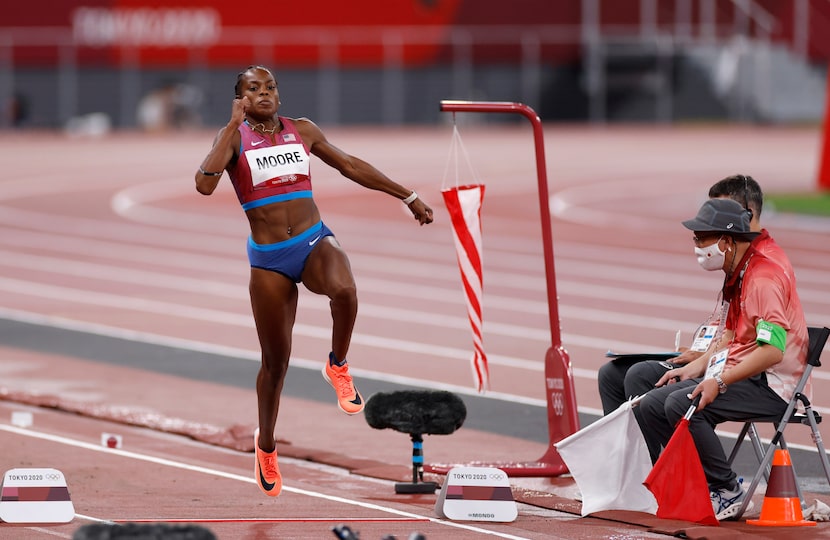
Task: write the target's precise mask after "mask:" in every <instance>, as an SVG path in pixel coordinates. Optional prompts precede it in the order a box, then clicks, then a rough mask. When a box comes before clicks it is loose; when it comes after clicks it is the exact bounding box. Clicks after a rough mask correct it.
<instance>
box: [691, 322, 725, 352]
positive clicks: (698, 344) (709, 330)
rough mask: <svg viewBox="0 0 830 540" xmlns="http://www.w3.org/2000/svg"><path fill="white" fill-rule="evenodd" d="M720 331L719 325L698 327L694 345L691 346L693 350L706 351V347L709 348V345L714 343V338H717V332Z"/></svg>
mask: <svg viewBox="0 0 830 540" xmlns="http://www.w3.org/2000/svg"><path fill="white" fill-rule="evenodd" d="M717 332H718V325H716V324H715V325H706V324H704V325H702V326H701V327H700V328H698V329H697V334H695V339H694V341H693V342H692V346H691V347H690V348H691V349H692V350H693V351H697V352H706V349H708V348H709V345H710V344H711V343H712V340H713V339H714V338H715V334H717Z"/></svg>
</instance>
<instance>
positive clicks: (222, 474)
mask: <svg viewBox="0 0 830 540" xmlns="http://www.w3.org/2000/svg"><path fill="white" fill-rule="evenodd" d="M0 430H3V431H7V432H9V433H15V434H17V435H22V436H25V437H31V438H35V439H41V440H45V441H49V442H53V443H58V444H63V445H66V446H73V447H75V448H81V449H84V450H90V451H92V452H100V453H107V454H110V455H113V454H114V455H118V456H121V457H124V458H128V459H133V460H136V461H143V462H146V463H153V464H155V465H162V466H165V467H172V468H175V469H181V470H185V471H190V472H196V473H200V474H206V475H210V476H216V477H219V478H225V479H228V480H234V481H236V482H245V483H247V484H256V480H254V479H253V478H249V477H247V476H241V475H238V474H234V473H229V472H226V471H220V470H216V469H210V468H208V467H201V466H198V465H189V464H187V463H182V462H180V461H175V460H172V459H166V458H160V457H156V456H149V455H146V454H140V453H138V452H132V451H129V450H123V449H117V448H104V447H103V446H100V445H96V444H91V443H87V442H84V441H79V440H75V439H70V438H68V437H61V436H58V435H51V434H48V433H42V432H37V431H32V430H28V429H23V428H19V427H16V426H11V425H8V424H0ZM282 490H283V491H286V492H288V493H294V494H295V495H304V496H307V497H313V498H316V499H323V500H326V501H329V502H335V503H341V504H345V505H349V506H357V507H360V508H365V509H368V510H377V511H379V512H384V513H387V514H393V515H396V516H401V517H406V518H412V519H418V520H421V519H425V520H428V521H430V522H432V523H435V524H437V525H443V526H446V527H452V528H457V529H464V530H468V531H472V532H476V533H479V534H486V535H490V536H497V537H499V538H509V539H514V540H526V539H525V538H524V537H521V536H514V535H511V534H504V533H499V532H496V531H489V530H487V529H482V528H479V527H475V526H472V525H466V524H463V523H455V522H451V521H444V520H441V519H438V518H435V517H432V516H427V515H421V514H415V513H412V512H405V511H402V510H397V509H395V508H391V507H388V506H381V505H379V504H374V503H367V502H363V501H356V500H351V499H346V498H344V497H338V496H335V495H327V494H325V493H320V492H317V491H311V490H308V489H300V488H295V487H290V486H285V485H283V488H282Z"/></svg>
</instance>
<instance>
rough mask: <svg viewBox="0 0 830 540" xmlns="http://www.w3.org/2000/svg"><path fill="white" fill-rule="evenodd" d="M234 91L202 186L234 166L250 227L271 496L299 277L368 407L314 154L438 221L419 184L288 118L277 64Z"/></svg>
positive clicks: (343, 268) (336, 381) (350, 285)
mask: <svg viewBox="0 0 830 540" xmlns="http://www.w3.org/2000/svg"><path fill="white" fill-rule="evenodd" d="M234 90H235V98H234V100H233V102H232V105H231V116H230V120H229V121H228V124H227V125H226V126H225V127H223V128H222V129H220V130H219V133H218V135H217V136H216V138H215V140H214V142H213V147H212V148H211V150H210V152H208V154H207V156H206V157H205V158H204V159H203V160H202V163H201V165H200V166H199V170H198V172H197V173H196V177H195V179H196V189H197V190H198V191H199V193H202V194H204V195H210V194H211V193H213V192H214V190H215V189H216V186H217V184H218V183H219V179H220V177H221V176H222V174H223V172H224V171H227V173H228V176H229V177H230V180H231V183H232V184H233V187H234V189H235V190H236V194H237V197H238V198H239V202H240V203H241V204H242V209H243V210H244V211H245V215H246V217H247V218H248V222H249V224H250V229H251V234H250V237H249V238H248V247H247V249H248V259H249V262H250V265H251V277H250V286H249V289H250V297H251V306H252V309H253V315H254V322H255V324H256V329H257V335H258V337H259V342H260V346H261V348H262V364H261V367H260V370H259V374H258V376H257V383H256V388H257V403H258V413H259V427H258V428H257V430H256V431H255V432H254V446H255V454H256V455H255V465H254V475H255V477H256V480H257V483H258V484H259V487H260V489H261V490H262V491H263V492H264V493H265V494H266V495H269V496H277V495H279V493H280V490H281V487H282V477H281V476H280V472H279V467H278V464H277V451H276V442H275V441H276V439H275V436H274V430H275V426H276V421H277V414H278V412H279V402H280V394H281V392H282V388H283V384H284V382H285V375H286V371H287V369H288V361H289V356H290V354H291V338H292V330H293V326H294V319H295V316H296V311H297V297H298V290H297V284H298V283H302V284H303V285H304V286H305V287H306V288H307V289H308V290H310V291H311V292H313V293H316V294H321V295H325V296H327V297H328V298H329V300H330V307H331V317H332V336H331V352H329V355H328V359H327V361H326V362H325V366H323V369H322V373H323V377H324V378H325V379H326V381H328V382H329V383H330V384H331V385H332V387H333V388H334V390H335V392H336V394H337V401H338V405H339V407H340V408H341V409H342V410H343V411H344V412H346V413H347V414H357V413H359V412H360V411H362V410H363V405H364V402H363V397H362V396H361V395H360V392H359V391H358V390H357V388H356V387H355V385H354V382H353V379H352V377H351V375H350V374H349V365H348V363H347V361H346V357H347V355H348V352H349V344H350V341H351V336H352V330H353V328H354V324H355V318H356V316H357V292H356V287H355V281H354V277H353V275H352V271H351V268H350V265H349V260H348V258H347V257H346V253H345V252H344V251H343V249H342V248H341V247H340V244H339V243H338V242H337V240H336V239H335V237H334V233H332V231H331V230H329V228H328V227H326V225H325V224H324V223H323V221H322V219H321V217H320V212H319V210H318V208H317V205H316V204H315V203H314V199H313V198H312V191H311V171H310V164H311V160H310V158H311V155H312V154H313V155H315V156H317V157H318V158H320V159H321V160H322V161H323V163H325V164H326V165H329V166H331V167H333V168H334V169H336V170H338V171H339V172H340V173H341V174H342V175H343V176H345V177H346V178H348V179H349V180H352V181H353V182H355V183H357V184H359V185H361V186H363V187H365V188H368V189H372V190H377V191H381V192H383V193H386V194H388V195H390V196H392V197H395V198H396V199H398V200H400V201H402V202H403V204H404V205H405V206H406V207H407V208H408V209H409V211H410V212H411V213H412V216H413V218H414V219H415V221H417V222H418V223H420V224H421V225H425V224H428V223H432V220H433V212H432V209H431V208H430V207H429V206H428V205H427V204H426V203H425V202H424V201H423V200H422V199H421V198H420V197H419V196H418V194H417V193H415V191H413V190H411V189H406V188H405V187H403V186H402V185H400V184H398V183H396V182H394V181H392V180H391V179H390V178H388V177H387V176H386V175H384V174H383V173H382V172H380V171H379V170H378V169H376V168H375V167H373V166H372V165H370V164H369V163H367V162H365V161H363V160H361V159H359V158H357V157H355V156H352V155H349V154H347V153H346V152H344V151H343V150H341V149H339V148H338V147H336V146H334V145H333V144H332V143H330V142H329V141H328V139H326V136H325V135H324V134H323V132H322V131H321V130H320V128H319V127H317V125H315V124H314V123H313V122H312V121H311V120H309V119H307V118H287V117H284V116H280V115H279V114H278V111H279V107H280V98H279V91H278V90H277V81H276V79H275V77H274V75H273V74H272V73H271V71H270V70H269V69H267V68H265V67H262V66H251V67H249V68H247V69H245V70H244V71H243V72H241V73H240V74H239V75H238V77H237V81H236V86H235V88H234Z"/></svg>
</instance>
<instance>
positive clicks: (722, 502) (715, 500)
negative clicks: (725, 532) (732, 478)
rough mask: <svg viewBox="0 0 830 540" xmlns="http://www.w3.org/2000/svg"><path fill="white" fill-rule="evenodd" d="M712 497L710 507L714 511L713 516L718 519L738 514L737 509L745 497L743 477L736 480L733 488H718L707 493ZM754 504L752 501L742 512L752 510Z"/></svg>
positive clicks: (722, 519)
mask: <svg viewBox="0 0 830 540" xmlns="http://www.w3.org/2000/svg"><path fill="white" fill-rule="evenodd" d="M709 497H710V498H711V499H712V509H713V510H714V511H715V517H716V518H717V520H718V521H724V520H727V519H732V518H734V517H735V516H737V515H738V510H740V509H741V505H742V504H743V502H744V499H745V498H746V491H745V490H744V488H743V479H740V480H738V482H737V483H736V487H735V489H731V490H730V489H719V490H718V491H712V492H710V493H709ZM753 506H755V505H754V504H753V502H752V501H749V504H748V505H747V507H746V510H744V513H746V512H749V511H750V510H752V507H753Z"/></svg>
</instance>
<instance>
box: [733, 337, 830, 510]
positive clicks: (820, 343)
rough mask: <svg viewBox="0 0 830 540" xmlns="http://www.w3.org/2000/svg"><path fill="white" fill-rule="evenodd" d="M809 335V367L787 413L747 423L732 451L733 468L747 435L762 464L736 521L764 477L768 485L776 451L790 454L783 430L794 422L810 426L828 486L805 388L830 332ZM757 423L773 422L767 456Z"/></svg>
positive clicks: (815, 416)
mask: <svg viewBox="0 0 830 540" xmlns="http://www.w3.org/2000/svg"><path fill="white" fill-rule="evenodd" d="M807 331H808V333H809V336H810V345H809V348H808V349H807V366H806V368H805V369H804V375H802V377H801V380H799V381H798V384H797V385H796V387H795V393H794V394H793V397H792V399H790V403H789V405H788V406H787V410H786V411H785V412H784V414H783V416H782V417H781V418H775V419H771V418H759V419H755V420H752V421H748V422H745V423H744V426H743V429H742V430H741V433H740V435H738V440H737V442H736V443H735V446H734V447H733V448H732V453H731V454H730V455H729V464H730V465H731V464H732V462H733V461H734V460H735V457H736V456H737V454H738V449H739V448H740V446H741V443H742V442H743V440H744V438H745V437H746V436H747V434H748V435H749V438H750V440H751V441H752V447H753V449H754V450H755V455H756V457H757V458H758V461H759V463H760V467H758V472H756V473H755V477H754V478H753V479H752V483H751V484H749V488H747V496H746V497H745V498H744V502H743V504H742V505H741V508H740V510H739V511H738V515H737V516H736V519H740V518H741V516H743V513H744V512H745V511H746V507H747V506H748V505H749V501H750V500H751V499H752V495H753V494H754V493H755V489H756V488H757V487H758V483H759V482H760V481H761V476H762V475H763V476H765V477H766V479H767V481H769V471H770V464H771V463H772V456H773V454H774V453H775V449H776V448H777V447H780V448H781V449H782V450H787V443H786V441H785V440H784V429H785V428H786V427H787V425H788V424H789V423H791V422H793V423H800V424H804V425H806V426H810V429H811V430H812V437H813V442H815V443H816V449H818V455H819V459H821V465H822V467H824V475H825V476H826V477H827V482H828V483H830V462H828V460H827V453H826V451H825V450H824V443H823V442H822V440H821V433H820V432H819V430H818V424H819V423H821V415H820V414H819V413H818V412H817V411H814V410H813V405H812V404H811V403H810V400H809V399H807V396H805V395H804V394H802V392H803V391H804V387H805V386H806V385H807V381H808V380H809V379H810V373H811V372H812V371H813V368H814V367H819V366H821V352H822V349H824V344H825V343H826V342H827V338H828V336H830V329H828V328H826V327H824V328H819V327H809V328H807ZM799 403H801V404H802V405H804V411H803V412H801V411H798V410H797V407H798V404H799ZM756 422H772V423H773V424H774V425H775V435H773V437H772V440H771V441H770V444H769V446H768V447H767V449H766V452H764V450H763V447H762V445H761V440H760V438H759V436H758V430H757V429H756V427H755V423H756ZM796 488H797V490H798V498H799V500H800V501H801V506H802V508H803V507H804V506H805V503H804V496H803V495H802V494H801V487H800V486H799V483H798V479H796Z"/></svg>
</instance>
